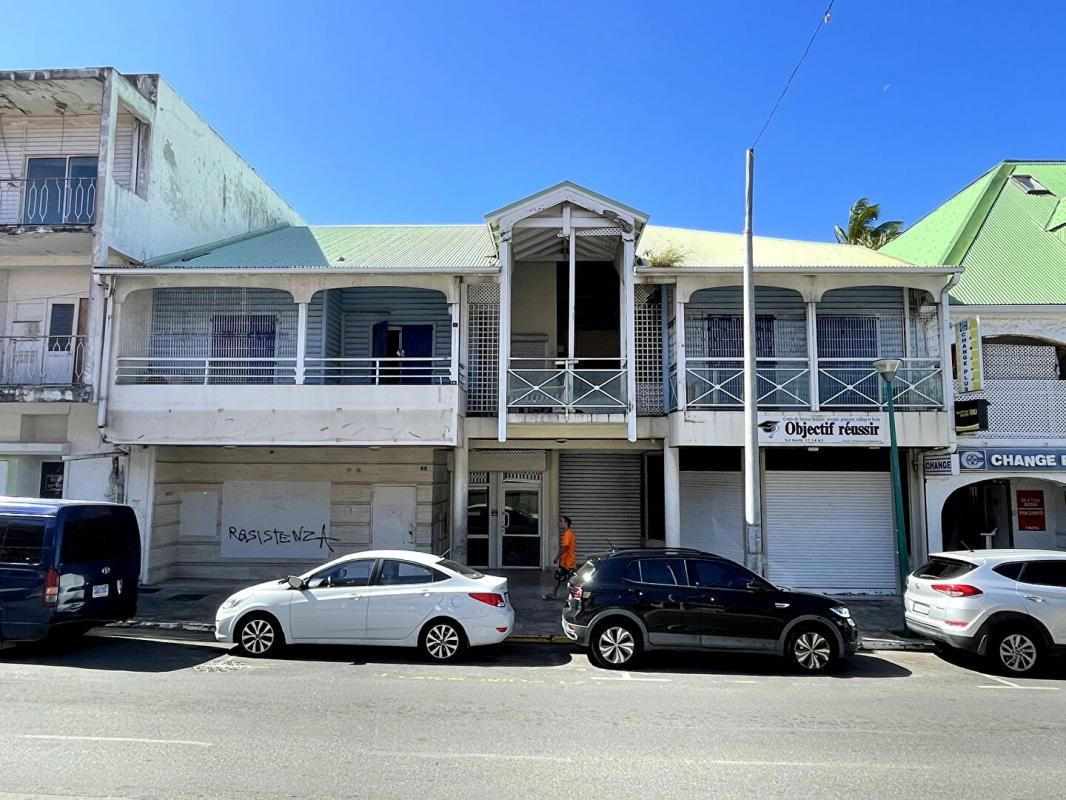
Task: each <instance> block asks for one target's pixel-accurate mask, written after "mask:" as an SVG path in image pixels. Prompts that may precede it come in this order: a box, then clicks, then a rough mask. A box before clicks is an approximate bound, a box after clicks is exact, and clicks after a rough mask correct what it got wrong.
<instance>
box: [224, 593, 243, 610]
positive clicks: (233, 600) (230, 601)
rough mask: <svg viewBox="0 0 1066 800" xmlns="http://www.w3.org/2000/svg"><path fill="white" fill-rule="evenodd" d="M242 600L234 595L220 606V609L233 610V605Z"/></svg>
mask: <svg viewBox="0 0 1066 800" xmlns="http://www.w3.org/2000/svg"><path fill="white" fill-rule="evenodd" d="M242 599H243V598H241V597H239V596H238V595H234V596H233V597H230V598H228V599H227V600H226V602H224V603H223V604H222V608H223V609H226V608H233V607H234V606H235V605H237V603H239V602H241V600H242Z"/></svg>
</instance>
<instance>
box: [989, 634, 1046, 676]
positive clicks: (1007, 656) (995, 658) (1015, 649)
mask: <svg viewBox="0 0 1066 800" xmlns="http://www.w3.org/2000/svg"><path fill="white" fill-rule="evenodd" d="M986 652H987V655H988V658H989V659H990V660H991V661H992V665H993V666H994V667H995V668H996V670H997V671H999V672H1002V673H1004V674H1007V675H1031V674H1032V673H1034V672H1036V670H1037V668H1038V667H1039V666H1040V663H1041V661H1042V660H1043V656H1044V647H1043V643H1042V642H1041V641H1040V637H1039V636H1037V634H1036V633H1034V632H1033V631H1032V630H1030V629H1028V628H1004V629H1002V630H999V631H997V632H996V633H995V634H993V636H992V639H991V641H990V642H989V643H988V650H987V651H986Z"/></svg>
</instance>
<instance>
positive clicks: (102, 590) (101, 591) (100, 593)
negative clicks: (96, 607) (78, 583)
mask: <svg viewBox="0 0 1066 800" xmlns="http://www.w3.org/2000/svg"><path fill="white" fill-rule="evenodd" d="M110 589H111V587H110V586H109V585H108V584H106V583H102V584H100V585H99V586H94V587H93V597H107V593H108V591H109V590H110Z"/></svg>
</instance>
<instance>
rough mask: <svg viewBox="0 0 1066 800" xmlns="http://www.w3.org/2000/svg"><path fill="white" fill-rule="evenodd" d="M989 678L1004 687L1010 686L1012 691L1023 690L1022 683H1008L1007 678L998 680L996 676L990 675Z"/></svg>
mask: <svg viewBox="0 0 1066 800" xmlns="http://www.w3.org/2000/svg"><path fill="white" fill-rule="evenodd" d="M987 677H989V678H991V679H992V680H994V681H998V682H999V683H1002V684H1003V685H1004V686H1009V687H1011V688H1012V689H1021V688H1022V686H1021V684H1020V683H1014V682H1013V681H1008V680H1007V679H1006V678H997V677H996V676H995V675H989V676H987Z"/></svg>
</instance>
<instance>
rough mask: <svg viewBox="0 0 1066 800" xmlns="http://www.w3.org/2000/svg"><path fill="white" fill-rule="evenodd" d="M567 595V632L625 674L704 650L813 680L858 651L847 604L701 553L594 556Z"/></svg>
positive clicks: (632, 552) (594, 658) (603, 662)
mask: <svg viewBox="0 0 1066 800" xmlns="http://www.w3.org/2000/svg"><path fill="white" fill-rule="evenodd" d="M569 588H570V597H569V598H568V599H567V602H566V608H565V609H564V610H563V632H564V633H565V634H566V635H567V636H568V637H569V638H570V639H572V640H573V641H575V642H577V643H578V644H580V645H582V646H584V647H587V648H588V649H589V657H590V658H591V660H592V661H593V663H595V664H596V665H597V666H600V667H604V668H607V669H629V668H630V667H632V666H633V665H634V663H635V662H636V661H637V660H638V659H639V658H640V655H641V653H642V652H643V651H644V650H657V649H683V648H701V649H707V650H721V651H728V652H740V653H773V654H776V655H780V656H784V657H785V658H786V659H787V660H788V661H789V663H790V664H791V665H792V666H794V667H795V668H796V669H797V670H799V671H801V672H805V673H808V674H812V673H819V672H825V671H827V670H829V669H831V668H832V667H833V666H834V665H835V664H836V663H837V662H838V661H839V660H840V659H843V658H847V657H848V656H849V655H851V654H852V653H854V652H855V650H856V649H857V648H858V641H859V637H858V631H857V630H856V628H855V622H854V620H852V618H851V612H850V611H848V609H847V608H846V607H845V606H843V605H841V604H840V603H838V602H836V601H835V600H832V599H830V598H828V597H823V596H822V595H817V594H807V593H805V592H793V591H790V590H788V589H780V588H778V587H776V586H774V585H773V584H772V583H770V582H769V581H767V580H765V579H764V578H760V577H759V576H758V575H756V574H755V573H754V572H751V571H749V570H747V569H745V568H744V567H742V566H740V565H739V564H736V563H734V562H732V561H729V560H727V559H725V558H721V557H720V556H715V555H711V554H710V553H703V552H700V551H699V550H680V549H679V550H673V549H670V550H625V551H618V552H612V553H605V554H602V555H597V556H593V557H592V558H590V559H589V560H588V561H587V562H586V563H585V565H584V566H583V567H581V569H579V570H578V571H577V573H576V574H575V575H574V576H573V577H572V578H571V579H570V584H569Z"/></svg>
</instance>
